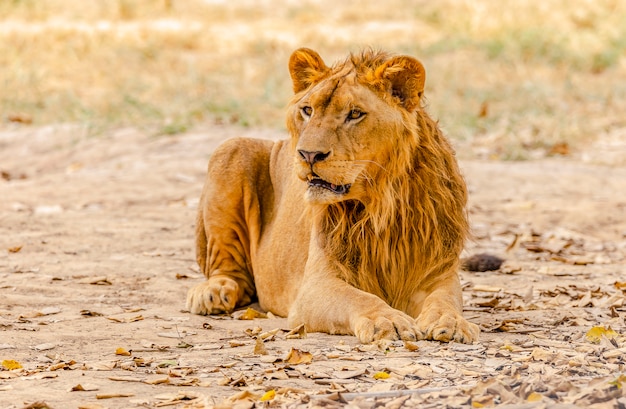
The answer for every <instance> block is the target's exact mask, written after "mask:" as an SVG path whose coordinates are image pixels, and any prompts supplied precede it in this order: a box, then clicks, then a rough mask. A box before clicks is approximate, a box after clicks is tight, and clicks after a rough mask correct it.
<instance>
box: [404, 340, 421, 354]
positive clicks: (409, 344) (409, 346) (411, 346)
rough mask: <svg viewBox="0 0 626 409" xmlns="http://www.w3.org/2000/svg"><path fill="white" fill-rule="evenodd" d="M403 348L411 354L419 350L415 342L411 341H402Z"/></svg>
mask: <svg viewBox="0 0 626 409" xmlns="http://www.w3.org/2000/svg"><path fill="white" fill-rule="evenodd" d="M404 347H405V348H406V349H408V350H409V351H411V352H415V351H417V350H418V349H419V348H420V347H419V346H418V345H417V344H416V343H415V342H411V341H404Z"/></svg>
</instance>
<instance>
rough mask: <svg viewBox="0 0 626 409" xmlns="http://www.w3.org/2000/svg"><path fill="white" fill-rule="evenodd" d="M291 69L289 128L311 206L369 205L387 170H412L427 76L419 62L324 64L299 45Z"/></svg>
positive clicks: (376, 56) (377, 56) (356, 59)
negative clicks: (417, 115)
mask: <svg viewBox="0 0 626 409" xmlns="http://www.w3.org/2000/svg"><path fill="white" fill-rule="evenodd" d="M289 70H290V73H291V78H292V80H293V88H294V91H295V93H296V95H295V98H294V99H293V101H292V103H291V105H290V111H289V113H288V116H287V118H288V119H287V126H288V128H289V130H290V133H291V135H292V138H293V144H294V147H295V151H296V157H295V160H296V171H297V174H298V177H299V178H300V179H302V180H303V181H306V182H307V183H308V189H307V194H306V198H307V200H308V201H310V202H312V203H334V202H339V201H345V200H350V199H356V200H358V201H363V202H367V201H368V198H370V197H371V196H372V194H373V192H372V188H373V187H375V186H374V185H375V184H377V183H381V182H382V180H381V176H382V177H383V178H384V177H385V175H384V173H387V174H397V173H398V172H404V171H405V169H406V168H407V167H408V166H410V164H411V160H412V157H411V156H412V152H413V150H414V148H415V146H416V145H417V144H418V132H417V131H416V119H415V111H416V110H417V109H419V106H420V98H421V96H422V92H423V90H424V79H425V72H424V68H423V66H422V64H421V63H420V62H419V61H417V60H416V59H414V58H412V57H406V56H395V57H392V56H390V55H388V54H385V53H376V52H371V51H368V52H363V53H361V54H360V55H352V56H351V58H349V59H347V60H346V61H344V62H342V63H339V64H337V65H335V66H333V67H327V66H326V64H324V62H323V60H322V59H321V57H320V56H319V55H318V54H317V53H316V52H315V51H312V50H309V49H306V48H303V49H299V50H297V51H295V52H294V53H293V54H292V56H291V59H290V61H289ZM375 190H376V189H374V191H375Z"/></svg>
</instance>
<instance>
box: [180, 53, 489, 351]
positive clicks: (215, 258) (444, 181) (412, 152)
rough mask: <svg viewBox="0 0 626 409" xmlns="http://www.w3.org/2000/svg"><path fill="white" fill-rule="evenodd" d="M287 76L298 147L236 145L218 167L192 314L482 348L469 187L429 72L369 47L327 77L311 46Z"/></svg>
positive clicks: (208, 190)
mask: <svg viewBox="0 0 626 409" xmlns="http://www.w3.org/2000/svg"><path fill="white" fill-rule="evenodd" d="M289 72H290V75H291V79H292V82H293V90H294V93H295V95H294V97H293V99H292V100H291V102H290V103H289V105H288V108H287V129H288V132H289V139H288V140H280V141H277V142H273V141H267V140H257V139H246V138H239V139H232V140H228V141H226V142H224V143H223V144H222V145H220V146H219V147H218V148H217V149H216V150H215V152H214V153H213V155H212V156H211V158H210V160H209V165H208V172H207V178H206V182H205V184H204V188H203V191H202V195H201V198H200V203H199V209H198V216H197V226H196V253H197V255H196V257H197V261H198V264H199V266H200V269H201V270H202V272H203V273H204V275H205V276H206V277H207V281H204V282H202V283H201V284H198V285H196V286H194V287H192V288H191V289H190V290H189V292H188V296H187V309H188V310H189V311H190V312H192V313H195V314H218V313H224V312H231V311H233V310H234V309H235V308H237V307H241V306H244V305H247V304H249V303H251V302H253V301H255V300H258V302H259V304H260V307H261V308H262V309H263V310H265V311H271V312H272V313H274V314H276V315H278V316H282V317H287V318H288V322H289V325H290V326H291V327H295V326H298V325H301V324H304V325H305V328H306V330H307V331H309V332H327V333H330V334H353V335H355V336H356V337H357V338H358V339H359V341H360V342H362V343H370V342H373V341H376V340H382V339H389V340H397V339H401V340H404V341H411V340H417V339H428V340H438V341H443V342H450V341H456V342H463V343H472V342H474V341H476V340H477V338H478V334H479V329H478V326H477V325H475V324H472V323H470V322H468V321H467V320H466V319H465V318H463V316H462V294H461V285H460V280H459V277H458V268H459V255H460V253H461V251H462V249H463V246H464V241H465V239H466V237H467V236H468V221H467V215H466V210H465V205H466V201H467V189H466V186H465V182H464V179H463V177H462V176H461V173H460V171H459V168H458V164H457V162H456V159H455V154H454V152H453V150H452V148H451V146H450V144H449V142H448V141H447V140H446V138H445V137H444V135H443V134H442V131H441V130H440V129H439V128H438V126H437V123H436V122H435V121H433V120H432V119H431V118H430V117H429V115H428V114H427V113H426V112H425V110H424V108H423V104H422V99H423V93H424V81H425V70H424V67H423V66H422V64H421V63H420V62H419V61H418V60H417V59H415V58H413V57H410V56H402V55H392V54H388V53H386V52H382V51H373V50H365V51H362V52H360V53H355V54H351V55H350V56H349V57H348V58H347V59H346V60H345V61H343V62H339V63H336V64H335V65H333V66H332V67H328V66H327V65H326V64H325V63H324V61H323V60H322V58H321V57H320V55H319V54H318V53H317V52H315V51H313V50H310V49H307V48H301V49H298V50H296V51H294V52H293V54H292V55H291V57H290V59H289Z"/></svg>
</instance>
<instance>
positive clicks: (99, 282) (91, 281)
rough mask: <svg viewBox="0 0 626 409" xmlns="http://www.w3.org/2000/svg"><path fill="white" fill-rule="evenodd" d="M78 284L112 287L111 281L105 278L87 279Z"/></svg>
mask: <svg viewBox="0 0 626 409" xmlns="http://www.w3.org/2000/svg"><path fill="white" fill-rule="evenodd" d="M79 284H91V285H112V283H111V281H109V279H108V278H107V277H105V276H101V277H89V278H86V279H84V280H80V281H79Z"/></svg>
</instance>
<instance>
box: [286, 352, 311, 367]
mask: <svg viewBox="0 0 626 409" xmlns="http://www.w3.org/2000/svg"><path fill="white" fill-rule="evenodd" d="M284 361H285V362H286V363H288V364H292V365H298V364H310V363H311V362H312V361H313V354H311V353H310V352H306V351H300V350H299V349H296V348H291V350H290V351H289V353H288V354H287V357H286V358H285V359H284Z"/></svg>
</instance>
